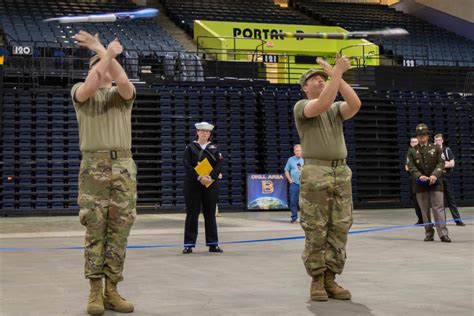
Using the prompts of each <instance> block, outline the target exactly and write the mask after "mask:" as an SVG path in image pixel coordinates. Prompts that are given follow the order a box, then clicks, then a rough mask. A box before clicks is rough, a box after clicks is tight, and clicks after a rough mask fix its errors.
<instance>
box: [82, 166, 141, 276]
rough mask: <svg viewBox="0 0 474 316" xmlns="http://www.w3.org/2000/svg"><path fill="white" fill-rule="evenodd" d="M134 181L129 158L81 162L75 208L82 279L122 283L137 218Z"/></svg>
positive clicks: (135, 174) (133, 170)
mask: <svg viewBox="0 0 474 316" xmlns="http://www.w3.org/2000/svg"><path fill="white" fill-rule="evenodd" d="M136 177H137V167H136V165H135V162H134V161H133V159H132V158H119V159H113V160H112V159H83V160H82V161H81V167H80V170H79V194H78V204H79V206H80V212H79V220H80V222H81V224H82V225H84V226H85V227H86V237H85V251H84V257H85V277H86V278H90V279H93V278H102V277H104V276H107V277H108V278H110V279H111V280H112V281H114V282H119V281H122V279H123V276H122V271H123V265H124V261H125V250H126V247H127V238H128V235H129V234H130V229H131V227H132V225H133V222H134V221H135V218H136V216H137V211H136V201H137V181H136Z"/></svg>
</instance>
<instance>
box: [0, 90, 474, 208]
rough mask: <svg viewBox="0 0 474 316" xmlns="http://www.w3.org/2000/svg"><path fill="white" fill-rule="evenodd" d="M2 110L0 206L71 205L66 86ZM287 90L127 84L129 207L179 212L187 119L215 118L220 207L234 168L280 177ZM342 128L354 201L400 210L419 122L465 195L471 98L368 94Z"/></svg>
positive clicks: (239, 199)
mask: <svg viewBox="0 0 474 316" xmlns="http://www.w3.org/2000/svg"><path fill="white" fill-rule="evenodd" d="M2 96H3V107H2V113H1V114H2V129H3V133H2V139H1V141H2V162H3V164H2V165H1V169H0V172H1V174H2V183H1V185H2V188H3V193H2V197H1V198H2V199H1V208H2V210H4V212H7V211H8V210H10V211H11V210H14V211H16V212H20V213H21V212H33V213H34V212H35V210H38V211H40V210H41V212H43V213H44V212H45V211H46V212H49V213H52V214H53V213H55V212H56V213H57V212H61V213H68V212H69V213H73V212H76V211H77V202H76V199H77V176H78V170H79V163H80V152H79V144H78V130H77V122H76V118H75V113H74V109H73V107H72V105H71V100H70V97H69V89H61V88H54V89H48V90H46V89H41V88H38V89H15V90H13V89H5V90H4V92H3V94H2ZM299 98H300V95H299V88H298V86H296V85H269V84H261V85H252V86H251V85H231V84H220V85H215V84H214V85H212V84H204V83H201V84H193V85H191V84H187V85H184V84H173V85H167V86H155V87H153V88H145V87H143V88H139V90H138V98H137V100H136V102H135V105H134V109H133V112H132V128H133V131H132V137H133V142H132V144H133V145H132V150H133V152H134V157H135V160H136V162H137V166H138V198H139V200H138V203H139V206H140V207H144V206H150V207H158V208H161V209H167V208H182V207H183V206H184V199H183V195H182V179H183V177H184V170H183V168H182V162H181V159H182V153H183V150H184V147H185V145H186V144H187V143H188V142H190V141H192V140H193V139H194V136H195V129H194V123H195V122H198V121H202V120H207V121H209V122H212V123H213V124H215V125H216V129H215V132H214V133H213V138H214V140H215V142H216V143H217V144H218V145H219V147H220V149H221V151H222V153H223V155H224V171H223V173H224V179H223V180H222V182H221V190H220V192H219V204H220V205H221V206H222V207H234V208H242V207H243V206H244V205H245V202H246V201H245V192H246V175H247V174H249V173H281V172H282V170H283V167H284V165H285V163H286V160H287V159H288V157H290V156H291V155H292V146H293V145H294V144H296V143H298V142H299V141H298V135H297V132H296V128H295V125H294V122H293V111H292V107H293V105H294V103H295V102H296V101H297V100H298V99H299ZM362 100H363V107H362V109H361V111H360V112H359V114H358V115H357V116H356V117H355V118H354V119H353V120H350V121H348V122H346V123H345V135H346V143H347V147H348V159H349V166H350V167H351V168H352V170H353V191H354V202H355V205H356V206H364V207H380V206H381V205H390V206H396V205H398V206H403V205H409V194H408V191H407V175H406V173H405V171H404V169H403V165H404V161H405V154H406V150H407V142H408V140H409V137H410V135H412V134H413V129H414V126H416V124H418V123H419V122H425V123H427V124H428V125H429V126H430V128H431V129H432V131H433V132H442V133H443V134H445V136H446V141H447V145H448V146H450V147H451V148H452V150H453V152H454V153H455V155H456V168H455V171H454V174H453V176H454V177H455V179H458V180H457V181H455V186H456V190H455V191H456V197H457V198H458V200H459V201H464V202H465V203H469V201H471V203H472V197H473V196H474V183H473V179H474V177H473V171H474V170H473V169H474V168H473V166H474V152H473V150H472V148H473V139H474V138H473V134H474V124H473V107H472V101H473V100H472V97H469V96H465V97H463V96H460V95H459V94H448V93H442V92H426V91H419V92H411V91H376V92H374V93H373V94H367V95H364V96H363V97H362Z"/></svg>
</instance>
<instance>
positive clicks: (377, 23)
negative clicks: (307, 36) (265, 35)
mask: <svg viewBox="0 0 474 316" xmlns="http://www.w3.org/2000/svg"><path fill="white" fill-rule="evenodd" d="M293 3H294V5H295V8H297V9H299V10H300V11H301V12H303V13H306V14H307V15H308V16H311V17H313V18H315V19H317V20H320V21H321V22H323V23H324V24H327V25H338V26H341V27H344V28H345V29H347V30H349V31H366V30H373V29H381V28H386V27H403V28H405V29H407V30H408V31H409V32H410V36H408V37H405V38H402V39H378V40H374V41H373V42H374V43H376V44H378V45H381V46H382V48H383V51H384V53H385V54H387V55H389V56H392V55H395V56H401V57H402V58H404V59H405V60H414V61H415V64H416V65H438V66H461V67H464V66H467V67H473V66H474V42H473V41H470V40H468V39H466V38H464V37H462V36H459V35H456V34H454V33H451V32H449V31H447V30H444V29H441V28H439V27H437V26H435V25H433V24H430V23H428V22H426V21H424V20H422V19H420V18H417V17H415V16H412V15H409V14H405V13H403V12H401V11H396V10H395V9H393V8H390V7H388V6H386V5H378V4H356V3H335V2H322V1H313V0H294V1H293Z"/></svg>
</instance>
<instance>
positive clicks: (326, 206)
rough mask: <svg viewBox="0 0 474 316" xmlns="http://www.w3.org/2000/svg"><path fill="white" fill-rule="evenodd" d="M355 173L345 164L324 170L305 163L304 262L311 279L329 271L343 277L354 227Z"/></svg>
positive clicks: (302, 202) (302, 201)
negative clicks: (327, 269) (353, 180)
mask: <svg viewBox="0 0 474 316" xmlns="http://www.w3.org/2000/svg"><path fill="white" fill-rule="evenodd" d="M351 177H352V171H351V169H350V168H349V167H348V166H347V165H346V164H341V165H338V166H337V167H334V168H333V167H329V166H323V165H321V164H320V163H319V164H318V162H317V161H316V160H315V159H306V160H305V165H304V167H303V171H302V172H301V193H300V208H301V226H302V227H303V229H304V231H305V235H306V242H305V250H304V252H303V262H304V265H305V267H306V271H307V272H308V274H309V275H311V276H314V275H317V274H319V273H321V272H324V271H325V270H326V268H329V269H330V270H331V271H333V272H334V273H337V274H341V273H342V270H343V268H344V263H345V261H346V250H345V246H346V243H347V233H348V232H349V229H350V228H351V226H352V189H351Z"/></svg>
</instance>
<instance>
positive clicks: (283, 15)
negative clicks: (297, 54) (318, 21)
mask: <svg viewBox="0 0 474 316" xmlns="http://www.w3.org/2000/svg"><path fill="white" fill-rule="evenodd" d="M163 2H164V6H165V8H166V9H167V14H168V15H169V16H170V17H171V19H172V20H173V21H174V22H175V23H176V24H177V25H179V26H180V27H182V28H183V29H185V30H186V31H187V32H188V33H189V34H191V35H192V34H193V28H194V20H211V21H232V22H253V23H273V24H274V23H278V24H314V23H315V21H314V20H312V19H311V18H309V17H308V16H305V15H304V14H300V13H298V12H296V11H294V10H291V9H288V8H282V7H280V6H278V5H276V4H275V3H273V1H272V0H260V1H253V0H244V1H238V2H237V1H233V0H215V1H201V0H165V1H163Z"/></svg>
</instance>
